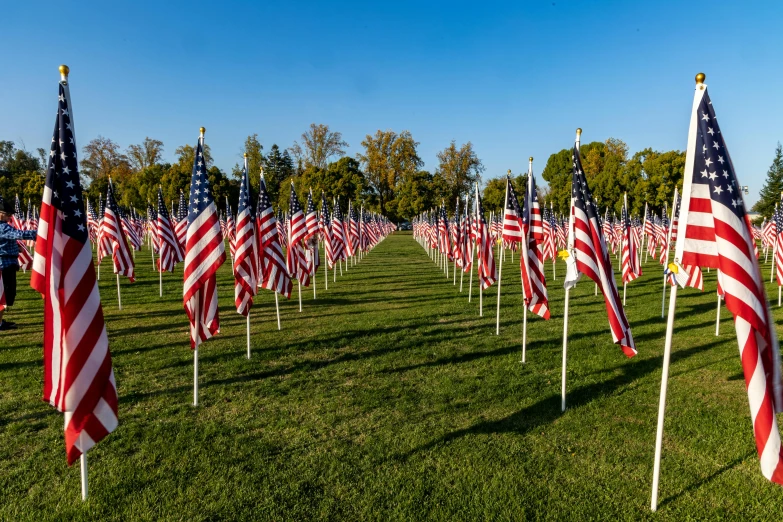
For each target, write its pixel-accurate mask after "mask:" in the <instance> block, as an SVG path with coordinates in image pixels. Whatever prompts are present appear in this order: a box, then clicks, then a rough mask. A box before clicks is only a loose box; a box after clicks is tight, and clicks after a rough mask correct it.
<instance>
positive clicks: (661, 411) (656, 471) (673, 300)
mask: <svg viewBox="0 0 783 522" xmlns="http://www.w3.org/2000/svg"><path fill="white" fill-rule="evenodd" d="M696 86H697V87H696V90H695V93H694V97H693V108H692V109H691V121H690V126H689V129H688V148H687V149H686V154H685V170H684V172H685V175H684V181H683V188H682V194H683V202H682V204H681V206H680V218H679V219H680V222H682V223H683V224H684V225H685V226H686V227H685V228H687V223H688V212H689V210H688V205H689V204H690V186H691V180H690V179H689V178H688V176H689V174H688V173H690V175H691V176H692V175H693V163H694V157H693V156H694V150H695V149H696V132H697V125H698V120H697V112H696V109H697V108H698V106H699V103H701V100H702V98H703V96H704V87H705V86H704V74H702V73H699V74H697V75H696ZM685 228H684V227H679V229H678V232H677V235H678V236H679V235H682V237H685V232H686V230H685ZM682 244H683V242H682V241H678V242H677V249H676V250H675V253H674V261H675V263H677V262H679V260H678V258H679V257H680V256H681V255H682V251H683V247H682V246H681V245H682ZM676 305H677V285H675V286H673V287H672V290H671V292H669V317H668V318H667V321H666V341H665V343H664V348H663V372H662V376H661V395H660V399H659V401H658V429H657V432H656V435H655V461H654V464H653V483H652V496H651V499H650V509H651V510H652V511H656V510H657V509H658V484H659V479H660V473H661V446H662V444H663V420H664V416H665V413H666V392H667V388H668V386H669V362H670V359H671V352H672V334H673V333H674V311H675V308H676Z"/></svg>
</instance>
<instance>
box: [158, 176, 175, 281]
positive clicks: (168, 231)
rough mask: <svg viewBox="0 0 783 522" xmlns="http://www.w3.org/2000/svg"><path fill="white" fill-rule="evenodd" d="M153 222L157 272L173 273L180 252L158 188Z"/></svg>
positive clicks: (161, 193)
mask: <svg viewBox="0 0 783 522" xmlns="http://www.w3.org/2000/svg"><path fill="white" fill-rule="evenodd" d="M157 216H158V217H157V219H156V221H155V228H154V234H155V235H154V237H155V238H156V239H157V246H158V271H159V272H163V271H164V270H165V271H168V272H173V271H174V266H175V265H176V264H177V263H181V262H182V250H180V248H179V242H178V241H177V236H176V235H175V233H174V227H173V226H172V223H171V218H170V216H169V211H168V210H166V204H165V203H164V202H163V192H162V191H161V188H160V187H158V213H157Z"/></svg>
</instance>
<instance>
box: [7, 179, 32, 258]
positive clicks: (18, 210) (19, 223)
mask: <svg viewBox="0 0 783 522" xmlns="http://www.w3.org/2000/svg"><path fill="white" fill-rule="evenodd" d="M21 215H22V204H21V202H20V201H19V194H17V195H16V201H15V202H14V215H13V216H11V220H10V221H11V223H10V225H11V226H12V227H14V228H16V229H18V230H27V223H25V220H24V219H20V217H19V216H21ZM16 245H17V247H18V248H19V254H18V255H17V256H16V261H17V263H19V268H20V269H22V270H27V269H28V268H30V265H32V264H33V256H32V255H30V251H29V250H27V246H26V245H25V242H24V241H22V240H20V239H17V240H16Z"/></svg>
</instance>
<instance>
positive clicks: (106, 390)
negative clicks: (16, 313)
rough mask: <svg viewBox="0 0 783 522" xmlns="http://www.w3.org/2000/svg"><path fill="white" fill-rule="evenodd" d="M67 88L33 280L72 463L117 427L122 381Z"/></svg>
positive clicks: (49, 398) (50, 397) (48, 370)
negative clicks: (113, 357)
mask: <svg viewBox="0 0 783 522" xmlns="http://www.w3.org/2000/svg"><path fill="white" fill-rule="evenodd" d="M70 111H71V107H70V95H69V92H68V86H67V84H66V82H65V81H63V82H61V83H60V90H59V102H58V108H57V118H56V120H55V126H54V135H53V137H52V146H51V150H50V153H49V165H48V168H47V171H46V181H45V185H44V193H43V201H42V202H41V216H40V219H39V222H38V239H37V240H36V243H35V261H34V264H33V274H32V276H31V278H30V284H31V286H32V287H33V288H34V289H35V290H36V291H38V292H40V293H41V295H42V296H43V302H44V321H43V330H44V332H43V336H44V337H43V352H44V354H43V358H44V388H43V399H44V400H45V401H46V402H48V403H49V404H51V405H52V406H54V407H55V408H57V410H58V411H61V412H63V413H64V414H65V451H66V455H67V460H68V464H69V465H70V464H73V463H74V462H75V461H76V460H77V459H78V458H79V456H80V455H81V454H82V453H84V452H86V451H87V450H89V449H90V448H92V447H93V446H94V445H95V444H96V443H97V442H99V441H101V440H102V439H103V438H104V437H106V436H107V435H108V434H109V433H111V432H112V431H114V429H115V428H116V427H117V385H116V383H115V381H114V371H113V369H112V361H111V354H110V353H109V339H108V337H107V336H106V323H105V322H104V319H103V308H102V307H101V298H100V295H99V294H98V284H97V281H96V277H95V266H94V265H93V261H92V251H91V249H90V244H89V231H88V230H87V216H86V213H85V209H84V203H83V194H82V186H81V183H80V181H79V163H78V161H77V157H76V145H75V137H74V131H73V120H72V117H71V113H70Z"/></svg>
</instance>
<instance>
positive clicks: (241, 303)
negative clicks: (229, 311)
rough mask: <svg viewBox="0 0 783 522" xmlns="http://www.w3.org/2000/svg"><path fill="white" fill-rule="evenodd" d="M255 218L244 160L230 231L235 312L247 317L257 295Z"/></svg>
mask: <svg viewBox="0 0 783 522" xmlns="http://www.w3.org/2000/svg"><path fill="white" fill-rule="evenodd" d="M255 223H256V218H255V216H254V215H253V205H252V204H251V202H250V181H249V180H248V174H247V158H245V167H244V168H243V169H242V180H241V181H240V184H239V203H238V204H237V228H236V230H235V231H234V237H235V239H234V242H235V243H236V252H235V253H234V303H235V304H236V307H237V312H238V313H240V314H242V315H244V316H247V314H249V313H250V307H251V306H253V296H254V295H256V293H257V292H258V252H257V247H256V243H257V241H258V237H257V236H256V227H255Z"/></svg>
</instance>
